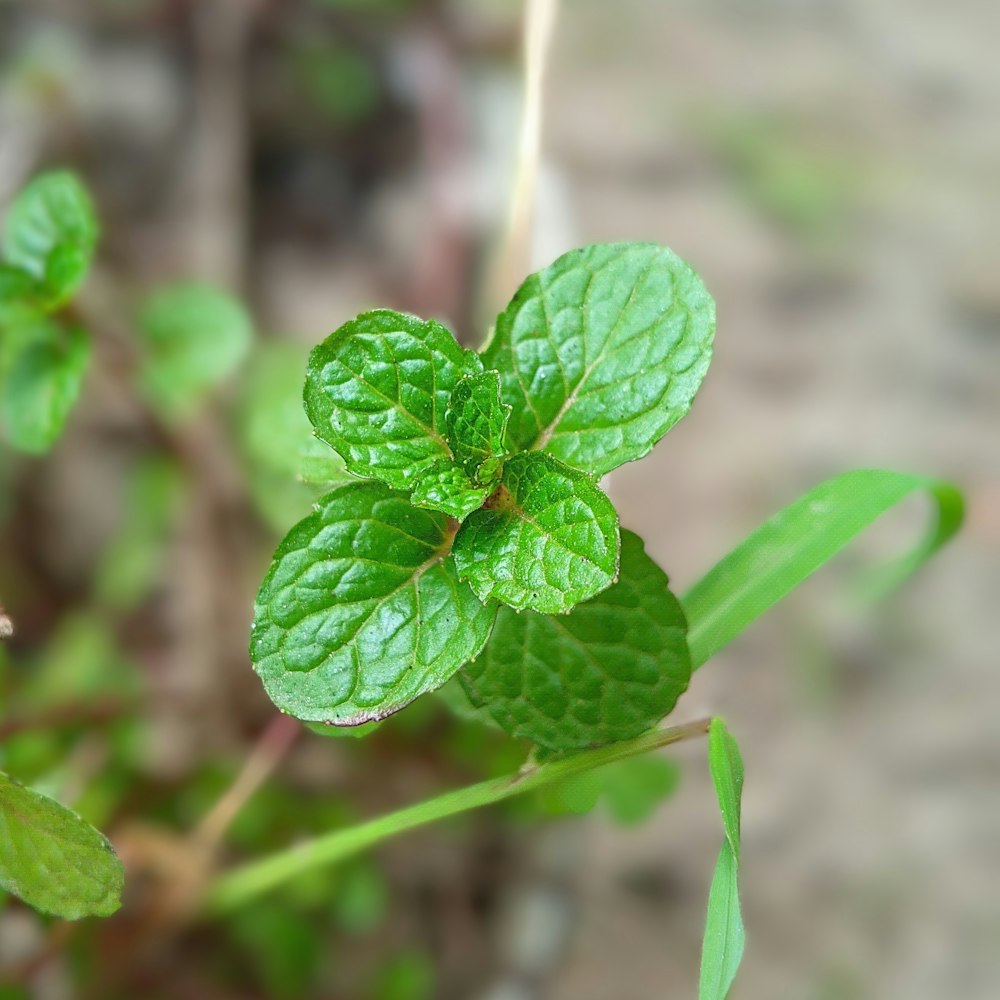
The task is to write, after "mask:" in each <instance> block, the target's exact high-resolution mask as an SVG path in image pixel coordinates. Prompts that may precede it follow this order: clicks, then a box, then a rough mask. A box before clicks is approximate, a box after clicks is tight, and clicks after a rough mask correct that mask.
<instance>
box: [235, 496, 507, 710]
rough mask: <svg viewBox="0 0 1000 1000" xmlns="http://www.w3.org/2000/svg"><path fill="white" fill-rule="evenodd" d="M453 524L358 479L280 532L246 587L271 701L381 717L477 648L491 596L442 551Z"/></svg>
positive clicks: (438, 681) (259, 666)
mask: <svg viewBox="0 0 1000 1000" xmlns="http://www.w3.org/2000/svg"><path fill="white" fill-rule="evenodd" d="M453 525H454V522H450V521H449V519H448V518H447V517H446V516H445V515H444V514H440V513H437V512H434V511H427V510H418V509H417V508H415V507H412V506H410V504H409V503H408V502H407V499H406V497H404V496H402V495H400V494H398V493H394V492H393V491H392V490H390V489H388V488H387V487H386V486H383V485H382V484H381V483H374V482H363V483H352V484H351V485H348V486H342V487H340V488H339V489H337V490H335V491H334V492H332V493H330V494H328V495H327V496H326V497H324V498H323V499H322V500H321V501H320V502H319V505H318V508H317V510H316V512H315V513H314V514H312V515H311V516H310V517H307V518H305V520H303V521H300V522H299V524H297V525H296V526H295V527H294V528H293V529H292V530H291V531H290V532H289V534H288V536H287V537H286V538H285V540H284V541H283V542H282V543H281V545H279V546H278V550H277V552H276V553H275V556H274V561H273V563H272V564H271V569H270V572H269V573H268V575H267V577H266V579H265V580H264V583H263V584H262V585H261V588H260V592H259V594H258V595H257V602H256V604H255V608H254V626H253V633H252V638H251V646H250V651H251V657H252V659H253V661H254V666H255V669H256V670H257V672H258V674H260V677H261V679H262V680H263V682H264V686H265V687H266V688H267V692H268V694H269V695H270V696H271V699H272V700H273V701H274V703H275V704H276V705H277V706H278V707H279V708H280V709H281V710H282V711H285V712H288V713H289V714H291V715H294V716H296V717H297V718H299V719H303V720H305V721H309V722H332V723H335V724H338V725H346V726H351V725H358V724H360V723H362V722H369V721H372V720H376V719H381V718H384V717H385V716H387V715H389V714H390V713H392V712H395V711H397V710H399V709H400V708H402V707H403V706H404V705H406V704H408V703H409V702H411V701H413V699H414V698H416V697H417V696H418V695H420V694H423V693H424V692H426V691H433V690H434V689H435V688H437V687H440V686H441V685H442V684H444V682H445V681H446V680H448V678H449V677H451V676H452V674H454V673H455V671H457V670H458V668H459V667H461V666H462V665H463V664H464V663H467V662H468V661H469V660H471V659H472V658H473V657H474V656H476V655H477V654H478V653H479V651H480V649H482V647H483V644H484V643H485V642H486V639H487V637H488V636H489V634H490V629H491V628H492V626H493V619H494V616H495V614H496V608H495V607H493V606H484V605H483V604H482V603H481V602H480V601H479V600H477V598H476V596H475V594H473V593H472V591H471V590H470V589H469V587H467V586H466V585H465V584H463V583H460V582H459V580H458V579H457V575H456V573H455V568H454V566H453V564H452V562H451V560H450V559H447V558H446V557H447V555H448V549H449V546H450V543H451V538H452V531H453V530H454V527H453Z"/></svg>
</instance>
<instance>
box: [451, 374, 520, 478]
mask: <svg viewBox="0 0 1000 1000" xmlns="http://www.w3.org/2000/svg"><path fill="white" fill-rule="evenodd" d="M445 418H446V423H447V426H448V441H449V443H450V444H451V449H452V451H453V452H454V453H455V458H456V459H457V460H458V461H459V462H460V463H461V464H462V467H463V468H464V469H465V471H466V472H467V473H468V475H469V477H470V478H471V479H474V480H475V481H476V482H478V483H481V484H482V485H484V486H492V485H493V484H495V483H496V481H497V479H498V478H499V474H500V466H501V464H502V462H503V459H504V458H505V457H506V455H507V452H506V450H505V448H504V434H505V433H506V430H507V421H508V419H509V418H510V407H509V406H507V405H506V404H505V403H503V402H501V400H500V373H499V372H496V371H488V372H481V373H480V374H478V375H470V376H467V377H466V378H463V379H462V380H461V381H460V382H459V383H458V385H457V386H455V390H454V392H452V394H451V399H450V401H449V403H448V412H447V414H446V415H445Z"/></svg>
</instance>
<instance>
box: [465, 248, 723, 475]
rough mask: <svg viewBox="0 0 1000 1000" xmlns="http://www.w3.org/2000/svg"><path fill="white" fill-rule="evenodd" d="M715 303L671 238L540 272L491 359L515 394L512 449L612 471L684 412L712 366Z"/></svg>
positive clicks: (498, 333) (514, 307) (585, 251)
mask: <svg viewBox="0 0 1000 1000" xmlns="http://www.w3.org/2000/svg"><path fill="white" fill-rule="evenodd" d="M714 331H715V304H714V303H713V302H712V298H711V296H710V295H709V294H708V292H707V291H706V290H705V286H704V285H703V284H702V283H701V279H700V278H699V277H698V275H697V274H695V272H694V271H693V270H692V269H691V268H690V267H689V266H688V265H687V264H685V263H684V261H682V260H681V259H680V258H679V257H677V256H676V255H675V254H674V253H672V252H671V251H670V250H668V249H666V248H665V247H660V246H656V245H654V244H650V243H608V244H595V245H593V246H588V247H583V248H582V249H579V250H572V251H570V253H568V254H565V255H564V256H562V257H560V258H559V259H558V260H557V261H556V262H555V263H553V264H551V265H550V266H549V267H547V268H545V270H543V271H539V272H538V273H537V274H533V275H531V276H530V277H529V278H528V279H527V280H526V281H525V282H524V284H523V285H522V286H521V287H520V288H519V289H518V291H517V294H516V295H515V296H514V298H513V299H512V300H511V302H510V305H508V306H507V308H506V309H505V310H504V311H503V312H502V313H501V314H500V316H499V317H498V318H497V323H496V330H495V332H494V334H493V337H492V338H491V340H490V341H489V343H488V344H487V345H486V347H485V349H484V350H483V363H484V364H485V366H486V367H487V368H496V369H498V370H499V372H500V377H501V379H502V380H503V397H504V399H505V400H506V401H507V402H508V403H512V404H513V413H512V415H511V419H510V425H509V427H508V432H507V439H508V443H509V445H510V446H511V448H512V449H513V450H528V449H544V450H545V451H547V452H549V453H550V454H551V455H554V456H555V457H556V458H558V459H559V460H560V461H562V462H565V463H566V464H567V465H571V466H573V468H576V469H580V470H582V471H584V472H593V473H597V474H599V475H603V474H604V473H605V472H609V471H610V470H611V469H614V468H616V467H617V466H619V465H621V464H622V463H624V462H631V461H633V460H634V459H637V458H641V457H642V456H643V455H645V454H646V453H647V452H648V451H649V450H650V449H651V448H652V447H653V445H654V444H656V442H657V441H659V439H660V438H661V437H663V435H664V434H665V433H666V432H667V431H668V430H669V429H670V428H671V427H673V425H674V424H676V423H677V421H678V420H680V419H681V417H683V416H684V414H685V413H687V411H688V409H689V407H690V405H691V400H692V399H693V397H694V394H695V392H697V390H698V386H699V385H700V384H701V380H702V378H703V377H704V375H705V372H706V370H707V369H708V364H709V361H710V359H711V345H712V335H713V333H714Z"/></svg>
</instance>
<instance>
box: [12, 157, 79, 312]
mask: <svg viewBox="0 0 1000 1000" xmlns="http://www.w3.org/2000/svg"><path fill="white" fill-rule="evenodd" d="M98 234H99V231H98V225H97V217H96V215H95V214H94V206H93V204H92V203H91V200H90V196H89V195H88V194H87V191H86V189H85V188H84V187H83V185H82V184H81V183H80V181H79V180H77V178H76V177H75V176H74V175H73V174H71V173H69V172H67V171H56V172H54V173H49V174H42V175H41V176H40V177H36V178H35V180H33V181H32V182H31V183H30V184H28V186H27V187H26V188H25V189H24V190H23V191H22V192H21V193H20V194H19V195H18V196H17V198H16V199H15V200H14V203H13V205H11V207H10V210H9V211H8V213H7V219H6V223H5V225H4V235H3V252H4V256H5V257H6V258H7V262H8V263H10V264H13V265H14V266H15V267H18V268H21V269H22V270H23V271H26V272H27V273H28V274H30V275H31V277H32V278H33V279H34V280H35V281H36V282H37V283H38V285H39V286H41V288H42V289H43V291H44V295H45V299H46V304H47V305H48V306H49V307H50V308H54V307H55V306H58V305H61V304H62V303H63V302H65V301H66V300H67V299H69V297H70V296H71V295H72V294H73V292H75V291H76V289H77V288H78V287H79V286H80V284H81V283H82V282H83V279H84V278H85V277H86V275H87V270H88V268H89V267H90V261H91V258H92V257H93V254H94V247H95V246H96V244H97V237H98Z"/></svg>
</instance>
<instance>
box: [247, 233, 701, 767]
mask: <svg viewBox="0 0 1000 1000" xmlns="http://www.w3.org/2000/svg"><path fill="white" fill-rule="evenodd" d="M714 327H715V309H714V304H713V302H712V300H711V298H710V297H709V295H708V293H707V292H706V290H705V288H704V286H703V285H702V283H701V281H700V280H699V278H698V277H697V275H696V274H695V273H694V272H693V271H692V270H691V268H690V267H689V266H688V265H687V264H685V263H684V262H683V261H681V260H680V259H679V258H678V257H676V256H675V255H674V254H673V253H671V252H670V251H669V250H667V249H665V248H663V247H658V246H653V245H650V244H619V245H607V246H591V247H587V248H584V249H582V250H578V251H574V252H572V253H569V254H567V255H566V256H564V257H562V258H560V259H559V260H558V261H556V262H555V263H554V264H553V265H552V266H551V267H549V268H547V269H546V270H544V271H542V272H540V273H539V274H538V275H535V276H533V277H532V278H529V279H528V281H527V282H525V284H524V285H523V286H522V288H521V289H520V290H519V292H518V293H517V295H516V296H515V298H514V299H513V301H512V302H511V304H510V305H509V306H508V307H507V309H506V310H505V311H504V312H503V313H502V314H501V316H500V317H499V319H498V321H497V325H496V330H495V332H494V334H493V337H492V339H491V340H490V342H489V344H488V345H487V346H486V348H485V349H484V350H483V352H482V354H476V353H474V352H472V351H469V350H465V349H463V348H462V347H460V346H459V345H458V344H457V343H456V341H455V339H454V337H453V336H452V335H451V334H450V333H449V332H448V331H447V330H446V329H445V328H444V327H443V326H441V324H439V323H436V322H433V321H431V322H425V321H422V320H419V319H417V318H415V317H412V316H404V315H402V314H399V313H395V312H392V311H389V310H376V311H373V312H369V313H364V314H362V315H361V316H359V317H357V318H356V319H354V320H352V321H351V322H349V323H346V324H345V325H344V326H342V327H341V328H340V329H339V330H337V331H336V332H335V333H333V334H332V335H331V336H330V337H328V338H327V339H326V340H325V341H324V342H323V343H322V344H320V345H319V346H318V347H317V348H316V349H315V350H314V351H313V353H312V356H311V358H310V361H309V365H308V371H307V377H306V385H305V405H306V411H307V413H308V415H309V419H310V421H311V422H312V424H313V427H314V428H315V432H316V435H317V437H319V438H320V439H321V440H323V441H325V442H327V443H328V444H329V445H330V446H331V447H332V448H334V449H335V450H336V451H337V452H338V454H339V455H340V456H341V457H342V458H343V460H344V463H345V466H346V469H347V471H348V472H350V473H352V474H354V475H355V476H359V477H364V478H365V479H366V480H367V482H364V483H353V484H350V485H345V486H343V487H341V488H340V489H338V490H335V491H334V492H332V493H330V494H329V495H328V496H327V497H325V498H324V499H323V500H322V501H321V502H320V503H319V505H318V507H317V510H316V512H315V513H314V514H312V515H311V516H310V517H308V518H306V519H305V520H304V521H302V522H301V523H300V524H299V525H297V526H296V528H294V529H293V530H292V532H291V533H290V534H289V535H288V536H287V537H286V539H285V540H284V542H282V544H281V546H280V547H279V548H278V551H277V553H276V554H275V559H274V563H273V565H272V568H271V571H270V573H269V574H268V576H267V579H266V580H265V581H264V584H263V586H262V587H261V590H260V594H259V596H258V600H257V605H256V609H255V618H254V629H253V637H252V645H251V652H252V656H253V660H254V664H255V666H256V669H257V671H258V673H259V674H260V676H261V678H262V679H263V681H264V684H265V686H266V688H267V690H268V693H269V694H270V695H271V697H272V699H273V700H274V701H275V703H276V704H277V705H278V707H279V708H281V709H283V710H284V711H286V712H289V713H291V714H292V715H295V716H297V717H298V718H300V719H303V720H306V721H309V722H324V723H331V724H335V725H359V724H361V723H365V722H370V721H374V720H378V719H381V718H384V717H385V716H387V715H389V714H391V713H392V712H395V711H398V710H399V709H400V708H402V707H404V706H405V705H406V704H407V703H409V702H410V701H412V700H413V699H414V698H416V697H418V696H419V695H421V694H424V693H427V692H429V691H433V690H434V689H436V688H439V687H441V686H442V685H443V684H444V683H445V682H446V681H448V680H449V679H450V678H451V677H452V676H453V675H455V674H456V673H458V672H459V671H460V670H461V668H463V667H466V666H467V665H468V666H467V669H466V670H465V671H463V672H462V674H461V681H462V684H463V687H464V688H465V690H466V693H467V695H468V696H469V698H470V700H471V701H472V703H473V705H474V706H476V707H480V708H484V709H485V710H486V711H487V712H489V714H490V715H492V716H493V718H494V719H495V721H496V722H497V723H498V724H500V725H501V726H502V727H503V728H505V729H507V731H508V732H511V733H512V734H514V735H517V736H523V737H525V738H528V739H531V740H532V741H534V742H535V743H537V744H538V745H539V746H542V747H544V748H545V749H547V750H553V751H563V750H568V749H575V748H578V747H586V746H592V745H595V744H600V743H607V742H610V741H613V740H622V739H628V738H630V737H634V736H637V735H639V734H640V733H641V732H643V731H645V730H646V729H648V728H649V727H650V726H651V725H653V724H654V723H655V722H657V721H658V720H659V719H661V718H663V717H664V716H665V715H666V714H667V713H668V712H669V711H670V709H671V708H672V707H673V705H674V703H675V702H676V700H677V698H678V696H679V695H680V693H681V692H682V691H683V690H684V689H685V687H686V686H687V682H688V677H689V675H690V662H689V658H688V654H687V646H686V642H685V638H684V623H683V615H682V613H681V611H680V607H679V605H678V604H677V602H676V600H675V599H674V598H673V597H672V596H671V594H670V592H669V589H668V587H667V580H666V577H665V576H664V575H663V574H662V573H661V572H660V571H659V570H658V569H657V567H656V566H655V565H654V564H653V563H652V561H651V560H650V559H649V557H648V556H646V555H645V553H644V552H643V549H642V544H641V542H640V541H639V540H638V538H636V537H635V536H632V535H629V534H626V535H625V542H624V547H623V542H622V535H621V532H620V530H619V525H618V518H617V515H616V513H615V510H614V507H613V506H612V504H611V502H610V500H609V499H608V498H607V496H606V495H605V494H604V493H603V492H602V491H601V489H600V488H599V486H598V485H597V482H596V479H597V476H599V475H601V474H603V473H605V472H608V471H610V470H611V469H613V468H615V467H616V466H618V465H620V464H622V463H623V462H626V461H630V460H632V459H635V458H639V457H641V456H642V455H644V454H646V453H647V452H648V451H649V450H650V449H651V448H652V447H653V445H654V444H655V443H656V442H657V440H659V438H661V437H662V436H663V434H664V433H666V431H667V430H668V429H669V428H670V427H671V426H672V425H673V424H675V423H676V422H677V421H678V420H679V419H680V418H681V417H682V416H683V415H684V414H685V413H686V412H687V410H688V408H689V406H690V404H691V400H692V398H693V396H694V394H695V391H696V390H697V388H698V385H699V384H700V382H701V378H702V377H703V375H704V373H705V371H706V370H707V368H708V361H709V357H710V353H711V341H712V334H713V332H714ZM574 609H577V610H576V611H574ZM519 613H523V614H519ZM498 615H499V617H498ZM553 615H568V617H567V618H566V619H565V621H559V620H558V619H550V618H549V617H548V616H553ZM595 625H596V627H595ZM609 626H610V627H609ZM491 633H492V634H493V636H494V638H493V639H491V638H490V636H491ZM488 640H489V642H488ZM598 647H603V648H602V649H600V650H598ZM480 654H482V656H481V657H480ZM477 658H479V659H478V661H477ZM560 661H562V662H563V665H564V669H560ZM525 663H532V664H539V665H540V666H541V669H537V670H534V671H530V672H529V671H525V670H524V669H523V664H525Z"/></svg>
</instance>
